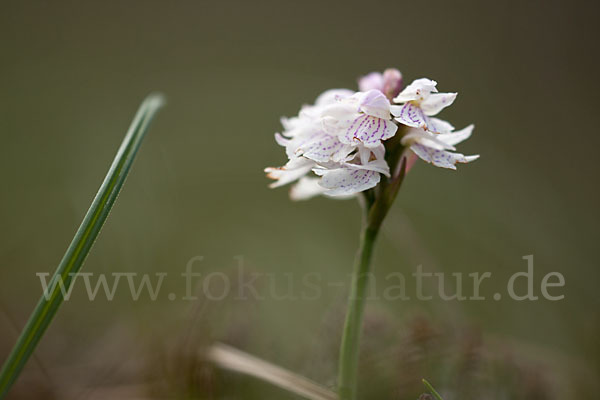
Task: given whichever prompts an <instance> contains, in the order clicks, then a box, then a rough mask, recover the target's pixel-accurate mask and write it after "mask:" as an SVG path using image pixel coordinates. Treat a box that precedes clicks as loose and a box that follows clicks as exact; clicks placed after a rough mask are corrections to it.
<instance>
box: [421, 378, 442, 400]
mask: <svg viewBox="0 0 600 400" xmlns="http://www.w3.org/2000/svg"><path fill="white" fill-rule="evenodd" d="M421 381H422V382H423V384H424V385H425V387H427V390H429V391H430V392H431V394H432V395H433V397H435V399H436V400H444V399H442V396H440V394H439V393H438V392H437V391H436V390H435V389H434V388H433V386H431V383H429V382H427V380H426V379H422V380H421Z"/></svg>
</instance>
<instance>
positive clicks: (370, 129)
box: [339, 114, 398, 147]
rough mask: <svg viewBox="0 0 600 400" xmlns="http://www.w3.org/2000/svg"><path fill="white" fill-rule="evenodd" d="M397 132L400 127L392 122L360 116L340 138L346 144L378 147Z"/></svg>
mask: <svg viewBox="0 0 600 400" xmlns="http://www.w3.org/2000/svg"><path fill="white" fill-rule="evenodd" d="M397 130H398V126H396V124H394V123H393V122H392V121H388V120H385V119H382V118H377V117H372V116H369V115H366V114H359V115H358V116H357V117H356V118H355V119H354V121H352V123H351V124H350V125H349V126H348V127H347V128H346V130H345V131H344V132H342V133H341V134H340V135H339V138H340V141H341V142H342V143H346V144H352V145H357V144H359V143H362V145H363V146H365V147H378V146H379V145H380V144H381V141H382V140H387V139H389V138H391V137H392V136H394V135H395V134H396V131H397Z"/></svg>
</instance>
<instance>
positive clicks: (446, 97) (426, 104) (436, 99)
mask: <svg viewBox="0 0 600 400" xmlns="http://www.w3.org/2000/svg"><path fill="white" fill-rule="evenodd" d="M457 94H458V93H434V94H432V95H429V97H427V98H426V99H425V100H423V101H422V102H421V109H422V110H423V112H424V113H425V115H435V114H437V113H439V112H440V111H442V110H443V109H444V108H446V107H448V106H449V105H451V104H452V103H453V102H454V99H456V96H457Z"/></svg>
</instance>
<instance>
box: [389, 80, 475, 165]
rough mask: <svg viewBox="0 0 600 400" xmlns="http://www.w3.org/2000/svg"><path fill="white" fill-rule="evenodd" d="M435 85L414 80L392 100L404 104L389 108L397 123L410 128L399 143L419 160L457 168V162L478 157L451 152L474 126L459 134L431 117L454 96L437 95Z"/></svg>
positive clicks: (425, 81) (432, 82)
mask: <svg viewBox="0 0 600 400" xmlns="http://www.w3.org/2000/svg"><path fill="white" fill-rule="evenodd" d="M436 86H437V82H435V81H432V80H430V79H426V78H422V79H417V80H415V81H414V82H413V83H411V84H410V85H408V86H407V87H406V88H405V89H404V90H403V91H402V92H400V94H399V95H398V96H397V97H396V98H394V102H396V103H404V104H403V105H399V106H398V105H393V106H391V112H392V114H394V116H396V121H398V122H399V123H401V124H403V125H406V126H409V127H411V129H409V130H408V132H406V133H405V134H404V136H403V137H402V141H401V143H402V144H403V145H404V146H407V147H410V149H411V150H412V151H413V152H414V153H415V154H416V155H417V156H419V158H421V159H422V160H424V161H426V162H428V163H431V164H433V165H435V166H437V167H442V168H449V169H456V165H455V164H456V163H468V162H471V161H474V160H476V159H477V158H479V156H478V155H473V156H465V155H464V154H460V153H453V152H452V151H453V150H456V148H455V147H454V145H455V144H458V143H460V142H462V141H463V140H466V139H468V138H469V137H470V136H471V133H472V132H473V125H470V126H468V127H466V128H464V129H462V130H460V131H456V132H455V131H454V127H453V126H452V124H450V123H449V122H447V121H444V120H441V119H438V118H434V117H432V116H433V115H436V114H437V113H439V112H440V111H442V110H443V109H444V108H446V107H448V106H449V105H451V104H452V103H453V102H454V99H456V95H457V94H456V93H437V88H436Z"/></svg>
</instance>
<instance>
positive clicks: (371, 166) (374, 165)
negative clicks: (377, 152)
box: [345, 160, 390, 177]
mask: <svg viewBox="0 0 600 400" xmlns="http://www.w3.org/2000/svg"><path fill="white" fill-rule="evenodd" d="M345 167H346V168H350V169H364V170H369V171H375V172H379V173H380V174H384V175H385V176H387V177H389V176H390V167H389V166H388V164H387V162H386V161H385V160H374V161H369V162H368V163H365V164H350V163H347V164H345Z"/></svg>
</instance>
